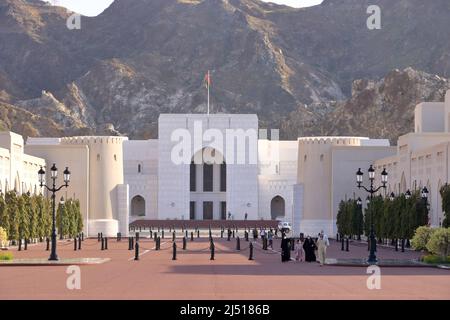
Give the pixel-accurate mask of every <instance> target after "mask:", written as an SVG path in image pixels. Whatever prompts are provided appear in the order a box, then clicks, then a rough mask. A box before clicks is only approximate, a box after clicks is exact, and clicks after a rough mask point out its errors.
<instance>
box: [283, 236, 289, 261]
mask: <svg viewBox="0 0 450 320" xmlns="http://www.w3.org/2000/svg"><path fill="white" fill-rule="evenodd" d="M290 260H291V241H290V239H288V238H287V237H286V235H285V234H284V233H283V234H282V238H281V262H287V261H290Z"/></svg>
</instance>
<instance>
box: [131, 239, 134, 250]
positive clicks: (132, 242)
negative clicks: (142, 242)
mask: <svg viewBox="0 0 450 320" xmlns="http://www.w3.org/2000/svg"><path fill="white" fill-rule="evenodd" d="M131 250H134V237H131Z"/></svg>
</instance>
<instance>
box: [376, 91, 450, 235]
mask: <svg viewBox="0 0 450 320" xmlns="http://www.w3.org/2000/svg"><path fill="white" fill-rule="evenodd" d="M414 122H415V123H414V132H412V133H408V134H406V135H403V136H401V137H399V139H398V143H397V148H396V154H395V155H393V156H391V157H386V158H382V159H379V160H377V161H375V167H376V168H377V169H378V170H380V169H381V170H382V168H386V170H387V171H388V173H389V174H390V179H389V183H388V188H387V193H388V194H390V193H391V192H393V193H394V194H399V193H405V192H406V191H407V190H410V191H413V190H421V189H422V188H423V187H424V186H426V187H427V189H428V191H429V195H428V199H429V204H430V217H429V218H430V220H429V224H430V225H431V226H440V225H441V223H442V221H443V220H444V218H443V212H442V199H441V196H440V194H439V190H440V189H441V187H442V186H443V185H444V184H446V183H449V182H450V180H449V179H450V158H449V152H450V90H449V91H447V94H446V96H445V102H424V103H420V104H418V105H417V106H416V109H415V121H414Z"/></svg>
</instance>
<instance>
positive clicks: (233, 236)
mask: <svg viewBox="0 0 450 320" xmlns="http://www.w3.org/2000/svg"><path fill="white" fill-rule="evenodd" d="M234 237H235V234H234V230H233V239H234Z"/></svg>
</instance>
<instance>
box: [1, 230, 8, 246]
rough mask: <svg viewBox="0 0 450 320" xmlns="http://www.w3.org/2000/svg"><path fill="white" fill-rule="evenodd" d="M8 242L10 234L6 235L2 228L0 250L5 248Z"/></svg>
mask: <svg viewBox="0 0 450 320" xmlns="http://www.w3.org/2000/svg"><path fill="white" fill-rule="evenodd" d="M7 241H8V234H7V233H6V230H5V229H3V228H2V227H0V248H4V247H5V246H6V243H7Z"/></svg>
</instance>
